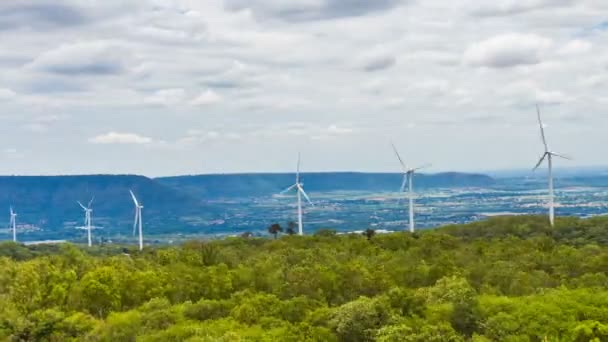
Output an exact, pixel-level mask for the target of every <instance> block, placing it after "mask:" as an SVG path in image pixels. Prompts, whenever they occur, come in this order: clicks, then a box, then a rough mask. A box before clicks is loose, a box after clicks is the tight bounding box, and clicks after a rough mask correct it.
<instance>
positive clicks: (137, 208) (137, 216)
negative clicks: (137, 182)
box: [129, 190, 144, 251]
mask: <svg viewBox="0 0 608 342" xmlns="http://www.w3.org/2000/svg"><path fill="white" fill-rule="evenodd" d="M129 193H131V198H133V203H135V221H134V222H133V235H135V229H136V228H138V227H139V228H138V230H139V250H140V251H141V250H143V249H144V235H143V230H142V217H141V210H142V209H143V208H144V206H143V205H140V204H139V202H138V201H137V198H136V197H135V194H134V193H133V191H131V190H129Z"/></svg>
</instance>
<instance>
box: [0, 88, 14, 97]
mask: <svg viewBox="0 0 608 342" xmlns="http://www.w3.org/2000/svg"><path fill="white" fill-rule="evenodd" d="M15 96H17V93H15V92H14V91H12V90H11V89H8V88H0V100H10V99H12V98H14V97H15Z"/></svg>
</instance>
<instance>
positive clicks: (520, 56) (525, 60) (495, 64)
mask: <svg viewBox="0 0 608 342" xmlns="http://www.w3.org/2000/svg"><path fill="white" fill-rule="evenodd" d="M551 45H552V41H551V39H549V38H545V37H542V36H539V35H535V34H520V33H510V34H503V35H498V36H494V37H492V38H489V39H486V40H483V41H480V42H477V43H474V44H472V45H470V46H469V47H468V48H467V50H466V51H465V53H464V62H465V63H467V64H469V65H474V66H484V67H490V68H508V67H514V66H518V65H530V64H538V63H540V61H541V58H542V56H543V53H544V52H545V51H546V50H547V49H548V48H550V47H551Z"/></svg>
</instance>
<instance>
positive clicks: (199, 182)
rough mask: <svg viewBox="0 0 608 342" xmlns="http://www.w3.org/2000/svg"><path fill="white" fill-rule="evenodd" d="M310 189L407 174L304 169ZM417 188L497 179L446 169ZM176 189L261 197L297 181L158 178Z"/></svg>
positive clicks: (378, 184)
mask: <svg viewBox="0 0 608 342" xmlns="http://www.w3.org/2000/svg"><path fill="white" fill-rule="evenodd" d="M301 177H302V182H303V183H304V184H305V187H306V191H308V192H317V191H318V192H326V191H349V190H352V191H397V190H398V189H399V187H400V186H401V181H402V179H403V175H402V174H399V173H357V172H327V173H303V174H302V175H301ZM414 179H415V186H416V188H433V187H436V188H439V187H441V188H450V187H484V186H489V185H492V184H494V179H493V178H491V177H489V176H486V175H481V174H469V173H458V172H445V173H438V174H416V175H415V176H414ZM156 180H157V181H158V182H160V183H161V184H164V185H166V186H169V187H171V188H173V189H176V190H180V191H185V192H188V193H190V194H192V195H193V196H202V197H203V198H205V199H214V198H231V197H245V196H249V197H257V196H269V195H272V194H276V193H278V192H280V191H281V190H283V189H285V188H286V187H288V186H290V185H291V184H293V183H294V181H295V174H293V173H258V174H218V175H195V176H178V177H164V178H157V179H156Z"/></svg>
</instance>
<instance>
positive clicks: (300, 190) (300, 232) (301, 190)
mask: <svg viewBox="0 0 608 342" xmlns="http://www.w3.org/2000/svg"><path fill="white" fill-rule="evenodd" d="M293 189H296V193H297V196H298V235H304V230H303V229H302V196H304V198H306V200H307V201H308V203H310V205H312V206H314V204H312V202H311V201H310V198H309V197H308V195H307V194H306V192H305V191H304V183H301V182H300V154H299V153H298V168H297V171H296V183H295V184H294V185H292V186H290V187H289V188H287V189H285V190H283V191H281V192H280V194H281V195H282V194H285V193H287V192H289V191H291V190H293Z"/></svg>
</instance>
